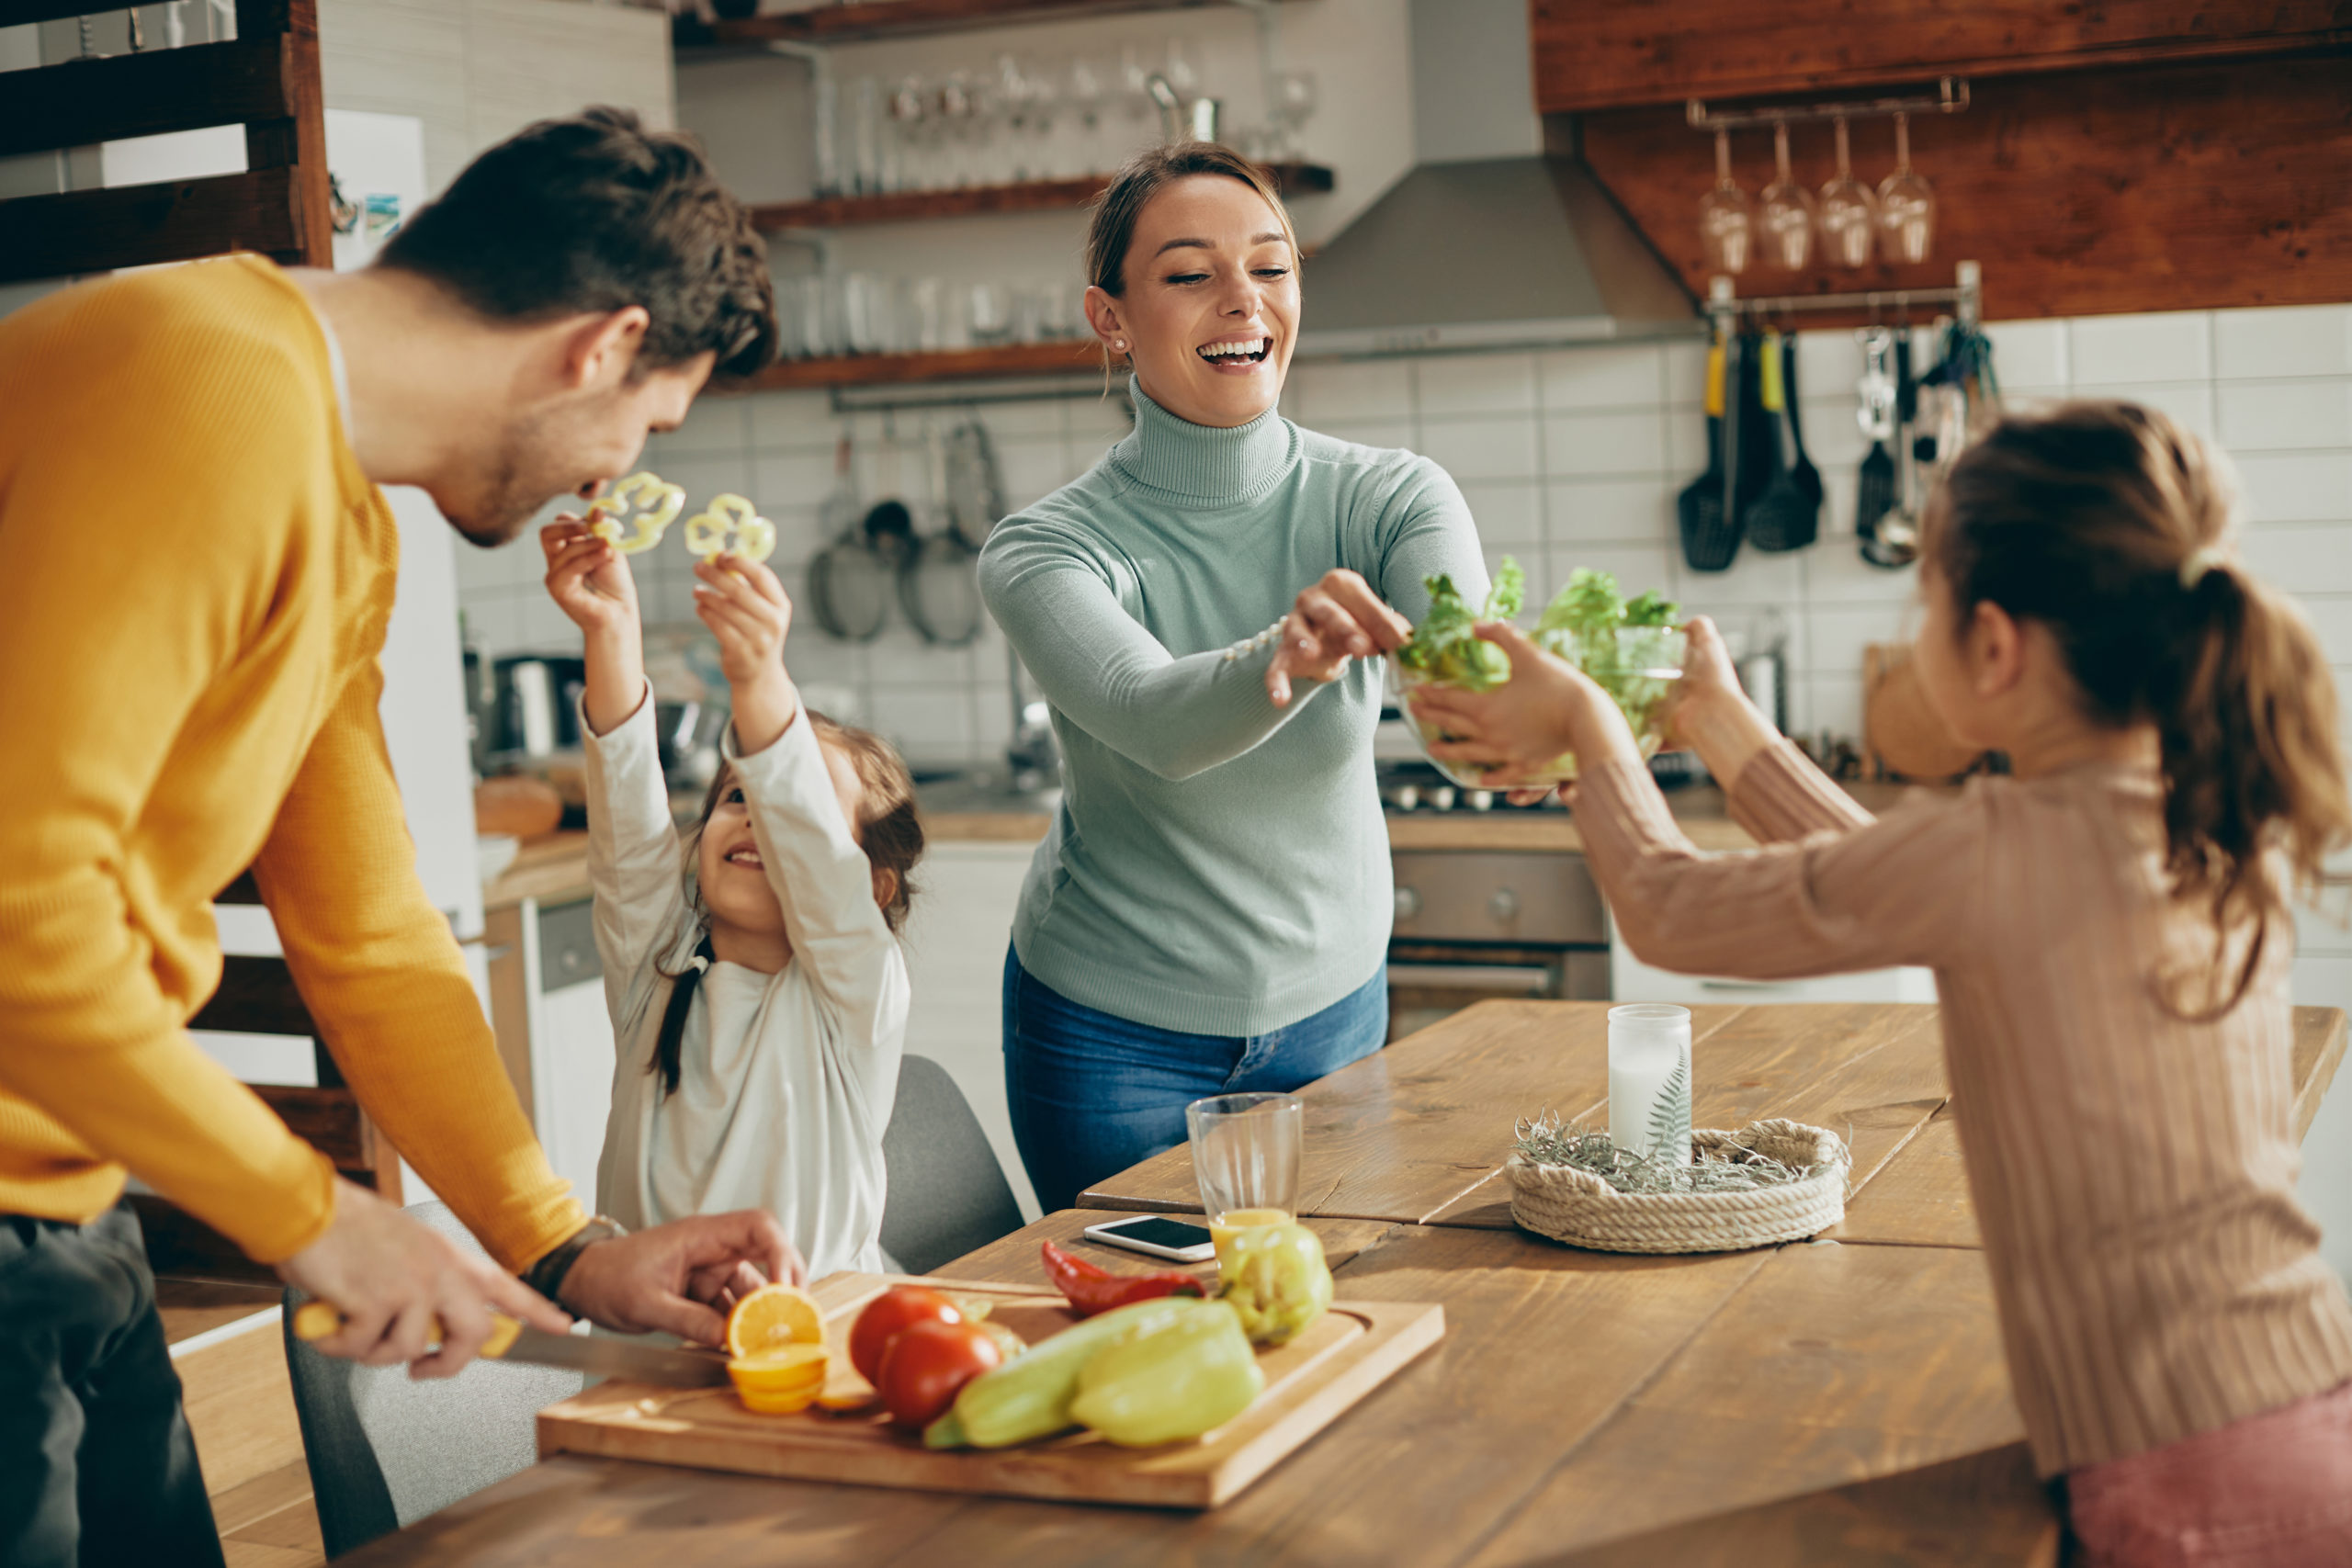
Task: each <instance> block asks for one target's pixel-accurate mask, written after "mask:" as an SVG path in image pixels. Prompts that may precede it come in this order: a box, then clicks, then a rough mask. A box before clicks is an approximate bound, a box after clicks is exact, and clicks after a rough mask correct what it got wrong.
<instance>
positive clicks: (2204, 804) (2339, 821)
mask: <svg viewBox="0 0 2352 1568" xmlns="http://www.w3.org/2000/svg"><path fill="white" fill-rule="evenodd" d="M2234 508H2235V495H2234V492H2233V487H2232V485H2231V482H2230V478H2229V475H2228V470H2227V468H2226V465H2225V463H2224V462H2223V461H2222V459H2220V458H2219V457H2217V456H2216V455H2215V454H2213V453H2212V452H2211V450H2210V449H2209V448H2207V447H2206V446H2205V445H2204V444H2203V443H2202V442H2200V441H2199V440H2198V439H2197V438H2196V437H2195V436H2193V435H2191V434H2188V432H2186V431H2184V430H2182V429H2181V428H2180V427H2179V426H2177V425H2176V424H2174V423H2173V422H2172V421H2171V420H2169V419H2167V418H2166V417H2165V415H2163V414H2162V413H2159V412H2155V411H2154V410H2151V409H2147V408H2143V407H2140V406H2138V405H2136V404H2131V403H2120V402H2080V403H2069V404H2066V405H2064V406H2062V407H2060V408H2057V409H2055V410H2052V412H2048V413H2046V414H2039V415H2034V416H2030V417H2011V418H2007V419H2004V420H2003V421H2002V422H2001V423H1999V424H1998V425H1996V427H1995V428H1994V429H1993V431H1992V432H1991V433H1990V434H1987V435H1986V436H1985V439H1984V440H1983V441H1981V442H1979V443H1978V444H1977V445H1976V446H1973V447H1971V448H1970V449H1969V450H1968V451H1967V452H1965V453H1964V454H1962V457H1961V458H1960V460H1959V461H1958V462H1957V463H1955V464H1954V465H1953V467H1952V470H1951V474H1950V475H1949V476H1948V477H1947V479H1946V480H1945V482H1944V484H1943V485H1942V486H1941V487H1940V488H1939V490H1938V491H1937V494H1936V496H1935V497H1934V499H1933V501H1932V502H1931V503H1930V506H1929V513H1928V541H1927V547H1928V560H1929V562H1930V564H1931V565H1932V566H1933V568H1934V569H1935V570H1936V571H1937V573H1938V575H1939V576H1940V577H1941V578H1942V579H1943V581H1944V583H1945V584H1946V586H1947V587H1948V589H1949V591H1950V592H1951V595H1952V601H1953V604H1954V606H1955V607H1956V608H1957V609H1958V610H1959V611H1960V612H1961V622H1962V624H1963V625H1964V624H1965V623H1966V620H1967V612H1968V611H1969V610H1970V609H1971V608H1972V607H1973V606H1974V605H1976V604H1985V603H1988V602H1989V603H1991V604H1998V605H1999V606H2001V608H2002V609H2003V610H2005V611H2007V613H2008V614H2009V615H2012V616H2015V617H2017V618H2018V619H2022V620H2033V621H2039V622H2041V624H2042V625H2044V626H2047V627H2049V628H2050V630H2051V632H2052V635H2053V636H2054V637H2056V639H2057V641H2058V644H2059V646H2060V648H2061V649H2063V650H2064V653H2065V657H2066V661H2067V665H2068V668H2069V669H2070V670H2071V671H2072V672H2073V674H2074V677H2075V682H2076V683H2077V684H2078V685H2079V686H2080V688H2081V689H2082V692H2083V694H2084V697H2085V699H2086V704H2087V706H2088V708H2089V716H2090V717H2091V718H2092V719H2093V720H2095V721H2096V722H2098V723H2102V724H2109V725H2116V726H2122V725H2128V724H2138V723H2147V724H2151V725H2153V726H2154V728H2155V729H2156V731H2157V733H2158V736H2159V737H2160V746H2161V760H2162V769H2163V773H2164V784H2165V792H2164V825H2165V874H2166V875H2167V876H2168V877H2169V879H2170V882H2171V886H2172V891H2173V893H2174V896H2175V897H2177V898H2179V899H2181V900H2182V901H2184V902H2187V903H2190V904H2197V905H2202V906H2203V907H2204V908H2206V910H2207V911H2208V912H2209V913H2210V915H2211V919H2212V922H2213V928H2214V948H2213V954H2214V956H2213V962H2212V964H2211V967H2210V970H2209V972H2208V974H2207V976H2206V977H2205V982H2204V983H2203V984H2202V985H2200V986H2198V987H2194V989H2196V990H2197V991H2198V992H2199V994H2200V995H2201V996H2202V998H2204V999H2205V1001H2206V1004H2207V1005H2205V1006H2204V1007H2201V1008H2189V1007H2186V1006H2181V1005H2179V1004H2178V1002H2177V998H2168V1005H2173V1006H2174V1010H2176V1011H2177V1012H2180V1013H2182V1014H2183V1015H2184V1016H2194V1017H2198V1018H2200V1019H2211V1018H2217V1017H2219V1016H2221V1015H2222V1014H2223V1013H2226V1012H2228V1011H2229V1010H2231V1009H2232V1008H2233V1007H2235V1006H2236V1005H2237V1003H2238V1000H2239V998H2242V997H2244V996H2245V991H2246V987H2248V986H2249V985H2251V984H2252V983H2253V979H2254V976H2255V974H2256V970H2257V968H2258V966H2259V964H2261V962H2262V958H2263V954H2264V951H2265V948H2266V946H2267V935H2268V930H2269V926H2270V923H2271V919H2272V918H2273V917H2274V916H2276V915H2278V913H2280V912H2281V911H2282V910H2283V909H2284V908H2285V907H2286V902H2287V897H2288V893H2289V891H2290V889H2289V887H2287V886H2281V877H2280V876H2279V874H2278V868H2277V867H2276V866H2275V865H2274V863H2273V858H2272V857H2273V856H2274V855H2275V856H2278V857H2282V858H2283V860H2284V862H2285V867H2284V869H2285V872H2286V877H2285V880H2286V881H2287V882H2289V883H2291V884H2292V885H2293V886H2297V887H2301V888H2303V889H2305V890H2312V889H2315V888H2316V887H2317V886H2319V885H2320V884H2321V883H2322V882H2324V881H2325V880H2327V877H2326V873H2325V861H2326V858H2327V856H2328V855H2329V854H2331V853H2332V852H2335V850H2337V849H2339V848H2341V847H2343V846H2344V845H2345V844H2346V843H2347V842H2352V799H2348V798H2347V796H2346V784H2345V763H2344V754H2343V751H2342V749H2341V746H2340V742H2339V739H2338V735H2337V716H2336V699H2335V681H2334V679H2333V678H2332V676H2331V675H2330V673H2329V671H2328V666H2327V661H2326V660H2325V658H2324V656H2323V655H2322V653H2321V650H2320V647H2319V642H2318V639H2317V638H2316V637H2314V636H2313V635H2312V629H2311V626H2310V625H2309V624H2308V623H2307V622H2306V621H2305V620H2304V619H2303V616H2302V615H2301V612H2300V611H2298V610H2297V609H2296V608H2295V606H2294V605H2293V604H2291V603H2290V602H2289V601H2288V600H2286V599H2285V598H2284V597H2282V596H2280V595H2279V594H2278V593H2276V592H2273V591H2271V590H2270V589H2268V588H2267V587H2265V586H2264V585H2263V584H2262V583H2261V582H2259V581H2256V579H2255V578H2254V577H2252V576H2251V575H2250V574H2248V573H2247V572H2246V571H2245V569H2244V568H2243V567H2242V566H2240V565H2238V564H2236V563H2235V562H2234V560H2233V558H2231V557H2230V556H2229V555H2228V554H2227V553H2226V550H2225V547H2226V541H2227V539H2228V536H2229V535H2230V533H2231V531H2232V529H2233V525H2234V518H2233V512H2234ZM2240 942H2243V943H2244V945H2243V948H2242V949H2241V948H2240V947H2239V943H2240ZM2233 951H2242V952H2243V958H2242V959H2239V960H2237V961H2235V962H2233V960H2232V957H2231V954H2232V953H2233ZM2167 978H2168V980H2170V981H2172V982H2174V983H2175V985H2176V989H2178V988H2180V987H2178V986H2177V982H2178V981H2179V979H2180V978H2181V977H2180V976H2169V977H2167Z"/></svg>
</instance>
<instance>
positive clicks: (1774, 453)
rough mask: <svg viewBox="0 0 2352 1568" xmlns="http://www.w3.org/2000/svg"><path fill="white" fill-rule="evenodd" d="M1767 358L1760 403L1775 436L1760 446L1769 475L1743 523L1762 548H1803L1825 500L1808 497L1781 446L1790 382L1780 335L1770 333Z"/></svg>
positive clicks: (1767, 430) (1752, 541)
mask: <svg viewBox="0 0 2352 1568" xmlns="http://www.w3.org/2000/svg"><path fill="white" fill-rule="evenodd" d="M1761 357H1762V363H1761V365H1760V367H1759V369H1760V372H1761V375H1760V381H1761V387H1760V393H1761V395H1760V397H1759V398H1758V406H1759V407H1760V408H1761V409H1762V411H1763V421H1762V423H1763V426H1764V434H1766V435H1767V436H1768V437H1769V440H1767V441H1766V442H1764V443H1761V444H1760V445H1761V446H1763V460H1762V464H1761V466H1762V468H1763V470H1764V473H1765V475H1766V479H1765V481H1764V491H1763V493H1762V494H1760V495H1758V497H1757V498H1756V500H1755V501H1754V502H1752V503H1750V505H1749V506H1748V508H1747V515H1746V516H1745V517H1744V518H1743V519H1742V522H1743V523H1744V524H1745V525H1746V526H1747V542H1748V543H1749V544H1751V545H1754V546H1755V547H1757V548H1758V549H1759V550H1770V551H1775V552H1779V551H1786V550H1796V549H1803V548H1804V547H1805V546H1807V545H1809V544H1811V543H1813V539H1814V534H1815V530H1816V526H1817V519H1818V513H1819V511H1820V502H1817V501H1815V502H1807V501H1806V500H1805V497H1804V491H1803V490H1801V489H1800V488H1798V485H1797V479H1796V474H1795V473H1794V471H1792V469H1791V468H1789V466H1788V454H1787V452H1786V450H1785V449H1784V448H1783V447H1782V446H1781V425H1782V423H1783V422H1784V421H1785V420H1786V419H1787V417H1788V412H1789V404H1788V397H1787V389H1786V386H1785V371H1786V367H1787V361H1786V360H1785V359H1784V358H1783V356H1782V340H1781V334H1780V333H1767V334H1766V335H1765V337H1764V341H1763V344H1762V356H1761Z"/></svg>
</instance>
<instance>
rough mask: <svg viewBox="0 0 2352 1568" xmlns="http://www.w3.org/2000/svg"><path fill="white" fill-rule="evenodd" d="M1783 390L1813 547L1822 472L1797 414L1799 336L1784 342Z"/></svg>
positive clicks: (1792, 471) (1794, 473)
mask: <svg viewBox="0 0 2352 1568" xmlns="http://www.w3.org/2000/svg"><path fill="white" fill-rule="evenodd" d="M1781 390H1782V392H1783V393H1784V394H1785V395H1786V397H1787V399H1788V403H1789V446H1790V448H1791V449H1792V451H1793V452H1794V453H1795V454H1796V461H1795V463H1794V464H1792V466H1791V468H1790V469H1789V473H1790V476H1791V477H1792V478H1793V479H1795V480H1796V485H1797V493H1798V494H1799V495H1801V496H1803V497H1804V499H1805V502H1806V504H1807V505H1809V506H1811V507H1812V508H1813V522H1812V524H1811V525H1809V527H1808V530H1807V532H1806V535H1805V538H1806V541H1807V542H1808V543H1810V542H1811V541H1812V540H1813V539H1814V538H1815V536H1818V535H1819V533H1820V531H1821V500H1822V495H1823V493H1824V491H1823V487H1822V483H1821V470H1820V469H1819V468H1815V467H1814V466H1813V459H1812V458H1811V457H1806V456H1805V451H1804V420H1803V419H1802V418H1800V417H1799V415H1798V412H1797V334H1796V333H1789V335H1788V336H1786V337H1784V338H1782V339H1781Z"/></svg>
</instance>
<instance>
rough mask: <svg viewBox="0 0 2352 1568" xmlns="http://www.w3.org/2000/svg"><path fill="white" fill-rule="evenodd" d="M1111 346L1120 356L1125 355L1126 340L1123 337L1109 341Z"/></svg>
mask: <svg viewBox="0 0 2352 1568" xmlns="http://www.w3.org/2000/svg"><path fill="white" fill-rule="evenodd" d="M1111 346H1112V347H1113V348H1115V349H1117V350H1118V351H1119V352H1120V353H1121V354H1125V353H1126V351H1127V340H1126V339H1125V338H1123V337H1121V338H1113V339H1112V340H1111Z"/></svg>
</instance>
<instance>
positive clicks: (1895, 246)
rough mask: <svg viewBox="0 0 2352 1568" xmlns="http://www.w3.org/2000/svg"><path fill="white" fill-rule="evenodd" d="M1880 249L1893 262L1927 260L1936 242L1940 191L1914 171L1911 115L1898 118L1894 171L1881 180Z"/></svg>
mask: <svg viewBox="0 0 2352 1568" xmlns="http://www.w3.org/2000/svg"><path fill="white" fill-rule="evenodd" d="M1878 227H1879V248H1880V250H1881V252H1882V253H1883V254H1884V255H1885V257H1886V259H1887V260H1888V261H1891V262H1915V263H1916V262H1923V261H1926V260H1927V259H1928V251H1929V250H1930V249H1932V248H1933V246H1934V244H1935V236H1936V193H1935V189H1934V187H1933V186H1929V185H1928V182H1927V181H1925V180H1923V179H1921V178H1920V177H1919V176H1918V175H1915V174H1913V173H1912V172H1911V117H1910V116H1909V115H1907V114H1898V115H1896V116H1895V117H1894V173H1893V174H1891V175H1887V176H1886V178H1885V179H1883V180H1882V181H1880V182H1879V187H1878Z"/></svg>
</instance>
